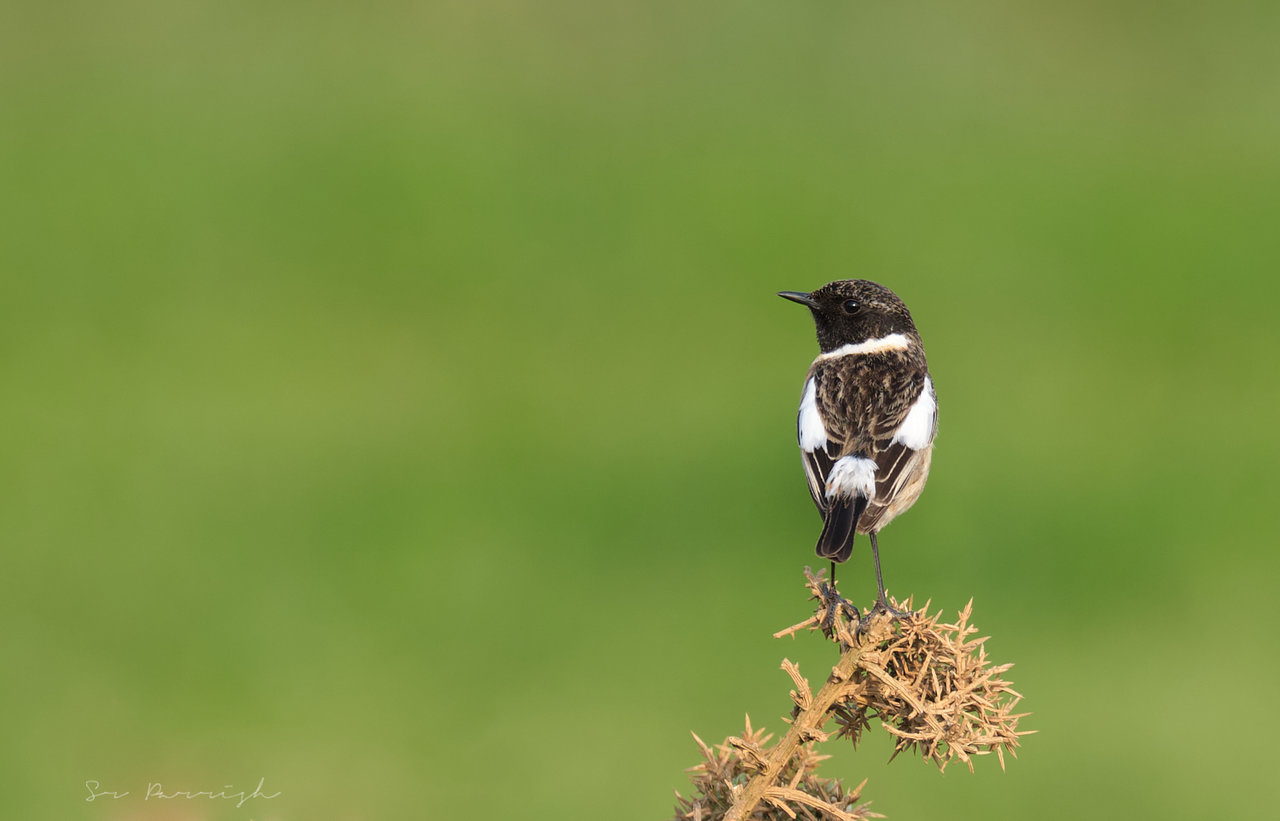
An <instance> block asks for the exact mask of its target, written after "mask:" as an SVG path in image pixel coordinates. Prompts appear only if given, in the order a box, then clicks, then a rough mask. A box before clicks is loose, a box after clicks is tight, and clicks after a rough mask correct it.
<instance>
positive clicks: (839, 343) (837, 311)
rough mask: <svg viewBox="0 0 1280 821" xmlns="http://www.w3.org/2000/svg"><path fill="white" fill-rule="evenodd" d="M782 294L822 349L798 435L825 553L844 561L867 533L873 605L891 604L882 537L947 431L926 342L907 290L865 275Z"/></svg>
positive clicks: (912, 495) (808, 379)
mask: <svg viewBox="0 0 1280 821" xmlns="http://www.w3.org/2000/svg"><path fill="white" fill-rule="evenodd" d="M778 296H780V297H782V298H784V299H789V300H791V301H792V302H798V303H800V304H801V305H805V306H807V307H808V308H809V311H810V312H811V313H812V314H813V320H814V324H815V325H816V326H817V332H818V347H819V353H818V356H817V358H816V359H814V360H813V363H812V364H811V365H810V366H809V371H808V373H807V374H806V376H805V382H804V389H803V392H802V394H801V399H800V411H799V413H798V414H797V419H796V429H797V431H796V432H797V440H798V442H799V445H800V453H801V461H802V462H803V464H804V472H805V476H806V477H807V478H808V482H809V493H810V495H811V496H812V497H813V503H814V505H816V506H817V508H818V512H819V513H820V514H821V515H822V532H821V534H820V535H819V536H818V542H817V545H816V551H817V554H818V556H820V557H822V558H825V559H829V560H830V561H831V584H832V585H834V583H835V572H836V565H837V564H838V563H842V562H845V561H847V560H848V559H849V557H850V555H852V553H853V542H854V536H855V535H856V534H858V533H863V534H867V535H868V536H869V537H870V539H871V555H872V557H873V559H874V561H875V569H876V588H877V591H878V595H877V597H876V604H875V607H874V608H873V610H874V611H879V612H890V613H893V614H895V615H903V614H901V613H899V612H898V611H896V610H894V609H893V608H892V607H890V605H889V603H888V599H887V597H886V596H885V589H884V578H883V576H882V575H881V572H880V545H879V543H878V541H877V539H876V534H877V533H879V532H880V531H881V530H882V529H884V527H885V526H886V525H888V524H889V522H891V521H893V520H894V519H895V518H897V517H898V516H900V515H901V514H902V513H903V512H905V511H906V510H907V509H908V508H910V507H911V506H912V505H913V504H915V502H916V500H917V499H919V498H920V494H921V492H922V491H923V490H924V485H925V481H926V480H927V479H928V478H929V466H930V463H931V461H932V459H933V442H934V438H935V437H936V436H937V433H938V398H937V394H936V393H935V392H934V388H933V379H932V377H931V376H930V374H929V364H928V361H927V360H926V358H925V352H924V343H923V342H922V341H921V339H920V333H919V332H918V331H917V330H916V326H915V322H914V321H913V320H912V318H911V312H910V311H908V310H907V306H906V305H905V304H904V303H903V301H902V300H901V299H899V298H898V295H897V294H895V293H894V292H893V291H891V290H889V289H888V288H886V287H885V286H883V285H880V284H879V283H876V282H871V281H870V280H865V279H846V280H837V281H835V282H830V283H827V284H826V285H823V286H822V287H821V288H819V289H817V290H816V291H811V292H809V293H804V292H801V291H781V292H779V293H778Z"/></svg>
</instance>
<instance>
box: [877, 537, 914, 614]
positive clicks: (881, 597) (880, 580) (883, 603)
mask: <svg viewBox="0 0 1280 821" xmlns="http://www.w3.org/2000/svg"><path fill="white" fill-rule="evenodd" d="M871 557H872V558H873V559H874V560H875V563H876V589H877V591H879V592H878V595H877V596H876V603H875V606H873V607H872V608H871V613H870V614H868V615H871V614H875V613H888V614H889V615H890V616H892V617H893V618H895V619H900V618H902V617H903V616H906V615H907V613H905V612H903V611H902V610H898V609H897V608H895V607H890V606H889V598H888V596H886V595H885V593H884V577H882V576H881V575H880V545H878V544H876V534H875V533H874V532H872V534H871Z"/></svg>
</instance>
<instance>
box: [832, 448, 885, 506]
mask: <svg viewBox="0 0 1280 821" xmlns="http://www.w3.org/2000/svg"><path fill="white" fill-rule="evenodd" d="M837 496H864V497H866V498H867V499H872V500H874V499H875V498H876V463H875V462H874V461H873V460H871V459H863V458H861V457H858V456H845V457H843V458H841V459H839V460H837V461H836V463H835V464H834V465H833V466H832V467H831V475H830V476H828V477H827V498H828V499H834V498H836V497H837Z"/></svg>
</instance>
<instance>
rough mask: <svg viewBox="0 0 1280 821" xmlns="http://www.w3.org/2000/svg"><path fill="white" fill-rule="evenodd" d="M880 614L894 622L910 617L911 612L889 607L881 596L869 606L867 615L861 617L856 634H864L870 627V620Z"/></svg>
mask: <svg viewBox="0 0 1280 821" xmlns="http://www.w3.org/2000/svg"><path fill="white" fill-rule="evenodd" d="M881 614H885V615H888V616H889V618H891V619H893V620H895V621H896V620H898V619H905V618H906V617H907V616H910V615H911V611H910V610H899V609H898V608H896V607H893V606H891V605H890V604H889V602H888V601H887V600H886V599H885V598H884V597H883V596H881V597H880V598H878V599H876V603H875V604H873V605H872V606H871V609H870V610H868V611H867V615H865V616H863V617H862V620H861V621H860V622H858V632H859V633H865V632H866V631H867V628H869V627H870V626H871V620H872V619H874V618H875V617H876V616H879V615H881Z"/></svg>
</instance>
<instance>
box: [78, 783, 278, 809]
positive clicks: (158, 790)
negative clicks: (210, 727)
mask: <svg viewBox="0 0 1280 821" xmlns="http://www.w3.org/2000/svg"><path fill="white" fill-rule="evenodd" d="M265 783H267V779H266V778H259V779H258V786H256V787H254V788H253V792H245V791H244V790H235V791H233V787H232V786H231V785H230V784H225V785H223V787H222V789H220V790H217V791H214V790H174V791H173V792H165V791H164V787H163V786H161V784H160V782H158V781H149V782H147V791H146V792H145V793H143V794H142V800H143V801H161V800H166V801H167V800H170V799H174V798H185V799H188V800H189V799H194V798H203V799H206V800H217V799H221V800H223V801H234V802H236V808H237V809H239V808H240V807H243V806H244V804H245V802H246V801H248V800H249V799H251V798H267V799H270V798H276V797H278V796H279V795H280V793H279V792H273V793H267V792H263V791H262V785H263V784H265ZM84 787H85V789H86V790H88V791H89V797H88V798H86V799H85V801H86V802H92V801H97V800H98V799H99V798H111V799H116V798H124V797H125V796H127V795H129V791H128V790H125V791H124V792H116V791H114V790H104V789H102V782H101V781H94V780H92V779H90V780H88V781H86V782H84Z"/></svg>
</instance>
